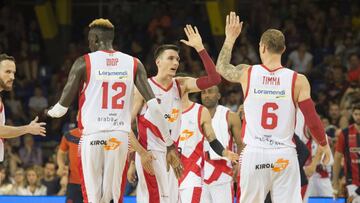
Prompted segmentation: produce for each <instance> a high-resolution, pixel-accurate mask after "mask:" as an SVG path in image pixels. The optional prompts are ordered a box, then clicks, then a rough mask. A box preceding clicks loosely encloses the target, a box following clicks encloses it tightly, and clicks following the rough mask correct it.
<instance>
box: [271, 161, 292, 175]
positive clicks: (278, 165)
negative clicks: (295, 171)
mask: <svg viewBox="0 0 360 203" xmlns="http://www.w3.org/2000/svg"><path fill="white" fill-rule="evenodd" d="M288 165H289V160H287V159H282V158H281V159H278V160H276V162H275V163H274V167H273V168H272V170H273V171H275V172H280V171H282V170H284V169H286V168H287V166H288Z"/></svg>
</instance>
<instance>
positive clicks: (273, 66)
mask: <svg viewBox="0 0 360 203" xmlns="http://www.w3.org/2000/svg"><path fill="white" fill-rule="evenodd" d="M242 24H243V22H240V18H239V16H237V15H236V14H235V12H231V13H230V15H228V16H227V17H226V27H225V33H226V38H225V42H224V45H223V47H222V49H221V51H220V54H219V57H218V61H217V64H216V68H217V71H218V72H219V73H220V74H221V75H222V76H223V77H224V78H225V79H227V80H229V81H231V82H235V83H240V84H241V86H242V88H243V92H244V93H245V100H244V112H245V118H244V123H243V132H242V136H243V137H244V138H243V140H244V143H245V144H246V146H245V148H244V150H243V152H242V155H241V157H242V158H241V166H240V181H239V182H240V197H238V200H239V201H240V202H253V203H260V202H261V203H262V202H264V200H265V197H266V195H267V193H268V192H270V195H271V199H272V201H273V202H293V203H300V202H302V198H301V187H300V172H299V163H298V159H297V153H296V150H295V144H294V143H293V142H292V138H293V135H294V130H295V115H296V109H297V108H300V109H301V111H302V112H303V113H304V118H305V124H306V125H307V126H308V127H309V129H310V131H311V134H312V136H313V137H314V140H315V141H316V142H317V143H318V144H319V145H320V146H319V149H318V150H320V152H321V153H322V154H324V155H325V156H324V160H323V162H324V164H327V163H328V162H329V161H330V156H331V150H330V147H329V144H328V142H327V139H326V137H325V132H324V129H323V127H322V123H321V121H320V118H319V116H318V115H317V113H316V110H315V106H314V103H313V101H312V100H311V97H310V85H309V81H308V80H307V79H306V77H305V76H304V75H301V74H298V73H296V72H295V71H292V70H290V69H288V68H285V67H283V66H282V65H281V57H282V54H283V53H284V51H285V37H284V34H283V33H282V32H281V31H279V30H276V29H268V30H266V31H265V32H264V33H263V34H262V36H261V38H260V42H259V53H260V58H261V61H262V63H263V64H261V65H253V66H250V65H247V64H239V65H237V66H234V65H231V64H230V59H231V51H232V48H233V46H234V43H235V41H236V39H237V38H238V36H239V35H240V33H241V28H242Z"/></svg>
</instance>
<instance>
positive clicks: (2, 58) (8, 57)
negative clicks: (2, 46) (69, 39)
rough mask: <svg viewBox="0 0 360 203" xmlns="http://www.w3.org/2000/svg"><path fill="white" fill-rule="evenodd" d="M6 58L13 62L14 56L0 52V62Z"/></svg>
mask: <svg viewBox="0 0 360 203" xmlns="http://www.w3.org/2000/svg"><path fill="white" fill-rule="evenodd" d="M6 60H8V61H14V62H15V58H14V57H13V56H9V55H7V54H0V63H1V62H2V61H6Z"/></svg>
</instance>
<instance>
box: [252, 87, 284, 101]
mask: <svg viewBox="0 0 360 203" xmlns="http://www.w3.org/2000/svg"><path fill="white" fill-rule="evenodd" d="M254 95H255V96H258V97H261V98H273V99H274V98H275V99H282V98H287V97H288V94H287V93H286V91H285V90H267V89H256V88H254Z"/></svg>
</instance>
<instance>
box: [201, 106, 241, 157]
mask: <svg viewBox="0 0 360 203" xmlns="http://www.w3.org/2000/svg"><path fill="white" fill-rule="evenodd" d="M201 128H202V130H203V132H204V136H205V138H206V140H207V141H208V142H209V144H210V147H211V148H212V149H213V150H214V151H215V152H216V153H217V154H218V155H219V156H223V157H226V158H228V159H229V160H231V161H233V162H236V161H237V160H238V159H239V156H238V155H237V154H235V153H233V152H231V151H230V150H229V149H225V148H224V146H223V145H222V144H221V143H220V142H219V140H218V139H217V138H216V135H215V132H214V129H213V127H212V125H211V115H210V113H209V110H208V109H207V108H205V107H203V108H202V111H201Z"/></svg>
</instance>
